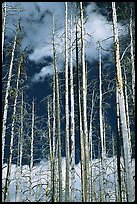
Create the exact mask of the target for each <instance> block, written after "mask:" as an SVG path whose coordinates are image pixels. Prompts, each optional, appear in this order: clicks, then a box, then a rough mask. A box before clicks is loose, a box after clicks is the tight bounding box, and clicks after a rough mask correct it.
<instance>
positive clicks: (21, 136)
mask: <svg viewBox="0 0 137 204" xmlns="http://www.w3.org/2000/svg"><path fill="white" fill-rule="evenodd" d="M23 104H24V98H23V91H22V99H21V113H20V117H21V119H20V150H19V151H20V153H19V155H20V157H19V158H20V160H19V168H20V187H19V200H20V202H21V201H22V159H23V127H24V124H23V121H24V111H23V109H24V105H23Z"/></svg>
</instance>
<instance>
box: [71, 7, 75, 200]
mask: <svg viewBox="0 0 137 204" xmlns="http://www.w3.org/2000/svg"><path fill="white" fill-rule="evenodd" d="M72 39H73V38H72V10H71V19H70V100H71V115H70V116H71V201H72V202H74V200H75V118H74V83H73V58H72V53H73V52H72V49H73V47H72Z"/></svg>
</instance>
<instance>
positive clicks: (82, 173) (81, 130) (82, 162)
mask: <svg viewBox="0 0 137 204" xmlns="http://www.w3.org/2000/svg"><path fill="white" fill-rule="evenodd" d="M76 8H77V4H76ZM75 21H76V69H77V100H78V123H79V137H80V160H81V162H80V164H81V191H82V193H81V194H82V202H85V187H84V186H85V181H84V166H85V164H84V162H85V161H84V141H83V129H82V113H81V102H80V98H81V97H80V80H79V76H80V73H79V63H78V19H77V14H76V16H75Z"/></svg>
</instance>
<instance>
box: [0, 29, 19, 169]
mask: <svg viewBox="0 0 137 204" xmlns="http://www.w3.org/2000/svg"><path fill="white" fill-rule="evenodd" d="M17 32H18V29H17V30H16V33H15V37H14V42H13V48H12V54H11V61H10V68H9V75H8V82H7V87H6V94H5V101H4V112H3V124H2V166H3V162H4V147H5V137H6V123H7V114H8V106H9V99H8V97H9V91H10V83H11V77H12V68H13V60H14V53H15V48H16V42H17Z"/></svg>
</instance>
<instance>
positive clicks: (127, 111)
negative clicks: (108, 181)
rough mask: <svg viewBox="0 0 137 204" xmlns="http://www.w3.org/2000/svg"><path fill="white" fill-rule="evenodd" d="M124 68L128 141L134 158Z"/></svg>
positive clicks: (125, 78)
mask: <svg viewBox="0 0 137 204" xmlns="http://www.w3.org/2000/svg"><path fill="white" fill-rule="evenodd" d="M123 70H124V93H125V108H126V119H127V129H128V139H129V141H128V142H129V147H130V154H131V158H132V145H131V132H130V122H129V108H128V93H127V77H126V72H125V67H124V68H123Z"/></svg>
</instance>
